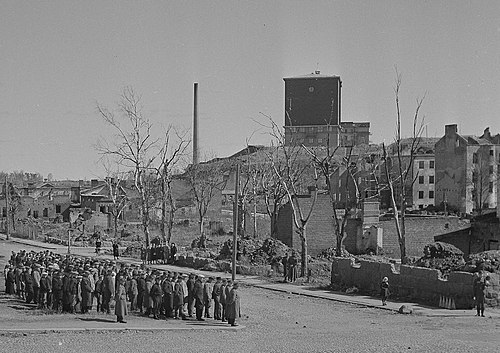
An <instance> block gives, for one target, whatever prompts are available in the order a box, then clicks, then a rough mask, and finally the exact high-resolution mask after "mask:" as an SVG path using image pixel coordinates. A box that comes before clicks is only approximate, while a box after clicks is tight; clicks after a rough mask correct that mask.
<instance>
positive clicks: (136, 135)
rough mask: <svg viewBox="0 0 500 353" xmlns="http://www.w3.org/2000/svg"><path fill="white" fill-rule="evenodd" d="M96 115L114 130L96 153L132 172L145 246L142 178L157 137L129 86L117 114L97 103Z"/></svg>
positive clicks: (146, 220) (145, 198)
mask: <svg viewBox="0 0 500 353" xmlns="http://www.w3.org/2000/svg"><path fill="white" fill-rule="evenodd" d="M97 110H98V113H99V115H100V116H101V117H102V118H103V119H104V121H105V122H106V123H107V124H108V125H110V126H111V127H112V128H113V129H114V131H115V138H114V139H113V141H112V142H111V143H108V142H107V141H106V140H101V141H99V143H98V145H97V150H98V151H99V152H100V153H101V154H102V155H103V156H107V157H109V158H110V159H114V160H116V162H117V163H119V164H120V165H122V166H124V167H125V168H128V169H130V170H132V171H133V175H134V185H135V188H136V189H137V191H138V194H139V198H140V209H141V222H142V228H143V231H144V236H145V239H146V246H147V247H148V246H149V240H150V239H149V236H150V234H149V226H150V214H149V211H150V209H151V205H150V199H149V196H150V191H149V190H147V189H146V188H147V186H148V185H149V184H150V183H149V182H148V181H147V180H146V178H147V177H148V175H147V174H148V173H149V172H150V171H151V169H152V166H153V162H154V160H155V157H156V154H155V153H154V151H155V147H156V144H157V142H158V139H157V138H154V137H153V135H152V124H151V122H150V120H149V119H147V118H146V117H144V116H143V113H142V103H141V96H140V95H138V94H137V93H136V92H135V91H134V90H133V89H132V88H131V87H126V88H125V89H124V90H123V92H122V95H121V101H120V103H119V105H118V112H119V114H118V115H116V114H115V113H114V112H113V111H110V110H108V109H107V108H106V107H104V106H102V105H100V104H97Z"/></svg>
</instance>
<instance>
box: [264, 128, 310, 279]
mask: <svg viewBox="0 0 500 353" xmlns="http://www.w3.org/2000/svg"><path fill="white" fill-rule="evenodd" d="M271 124H272V132H271V134H272V136H273V137H274V138H275V139H276V141H277V144H276V146H277V147H276V153H278V154H279V156H278V157H277V158H282V162H283V163H284V165H283V168H280V165H279V164H277V163H276V161H277V159H276V156H273V155H272V154H271V153H269V154H268V158H269V161H270V163H271V167H272V170H273V171H274V173H275V174H276V176H277V178H278V180H279V182H280V184H281V186H282V187H283V189H284V190H285V193H286V197H287V199H288V202H289V205H290V207H291V209H292V218H293V222H294V225H295V231H296V233H297V235H298V236H299V238H300V242H301V276H302V277H303V276H305V275H306V274H307V273H308V267H309V266H308V253H307V249H308V245H307V223H308V222H309V220H310V218H311V214H312V211H313V209H314V205H315V204H316V199H317V195H318V174H317V171H316V169H315V168H314V166H313V165H312V163H311V161H310V158H308V156H307V155H306V153H305V151H304V149H303V148H302V146H300V145H298V144H294V143H293V141H291V143H289V144H288V145H286V146H285V135H284V133H283V132H281V131H280V130H279V128H278V126H277V125H276V124H275V123H274V122H273V121H272V120H271ZM308 172H309V173H308ZM306 193H308V194H309V195H307V196H308V197H307V198H308V199H309V201H308V202H307V203H306V202H303V200H304V199H303V198H302V197H303V196H304V195H306ZM307 204H308V205H307Z"/></svg>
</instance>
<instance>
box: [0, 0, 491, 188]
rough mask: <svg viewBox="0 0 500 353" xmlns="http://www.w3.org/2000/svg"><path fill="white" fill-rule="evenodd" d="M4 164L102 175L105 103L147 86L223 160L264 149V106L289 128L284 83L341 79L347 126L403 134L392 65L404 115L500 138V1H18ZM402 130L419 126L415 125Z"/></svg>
mask: <svg viewBox="0 0 500 353" xmlns="http://www.w3.org/2000/svg"><path fill="white" fill-rule="evenodd" d="M0 13H1V21H0V170H4V171H12V170H25V171H33V172H40V173H42V175H44V176H47V174H48V173H52V174H53V175H54V177H55V178H56V179H63V178H72V179H83V178H88V179H90V178H93V177H96V176H103V172H102V170H101V168H100V167H99V165H98V164H96V161H97V159H98V155H97V153H96V151H95V149H94V147H93V146H94V145H95V143H96V141H97V139H98V138H99V136H104V137H106V136H110V134H109V133H110V131H109V130H108V129H106V128H105V126H104V123H103V121H102V120H101V119H100V118H99V116H98V115H97V114H96V103H97V102H99V103H101V104H104V105H106V106H108V107H110V108H113V107H115V106H116V103H117V101H118V99H119V95H120V93H121V91H122V90H123V88H124V87H125V86H132V87H133V88H134V89H135V90H136V91H137V92H139V93H140V94H142V97H143V103H144V113H145V115H146V116H148V117H149V118H150V119H151V120H152V122H153V124H154V125H155V126H156V127H157V130H156V131H161V129H163V128H164V127H165V126H167V125H168V124H174V125H176V126H178V127H184V128H186V129H189V128H191V122H192V110H193V107H192V104H193V103H192V101H193V82H199V116H200V148H201V149H202V150H203V151H204V154H205V155H217V156H221V157H222V156H227V155H230V154H232V153H234V152H236V151H238V150H239V149H241V148H244V147H245V145H246V143H247V140H248V139H249V138H250V140H249V142H250V143H251V144H267V143H268V141H269V137H268V134H267V131H265V129H262V128H261V126H260V125H259V123H258V122H261V123H262V122H265V118H264V117H263V115H262V114H261V113H263V114H265V115H268V116H271V117H272V118H273V119H274V120H275V121H276V122H277V123H278V124H279V125H283V122H284V107H283V106H284V104H283V94H284V82H283V77H288V76H298V75H304V74H309V73H311V72H313V71H315V70H321V73H322V74H326V75H338V76H340V77H341V79H342V82H343V89H342V120H343V121H369V122H370V123H371V131H372V136H371V140H372V142H374V143H379V142H382V141H383V140H386V141H391V140H392V139H393V136H394V121H395V105H394V93H393V87H394V79H395V73H394V67H395V66H397V68H398V70H399V71H400V72H401V73H402V75H403V83H402V88H401V90H402V91H401V96H402V97H401V98H402V110H403V114H404V115H403V118H404V119H406V120H405V122H407V125H409V123H410V119H411V116H412V114H413V112H414V108H415V99H416V98H418V97H421V96H423V95H424V94H425V95H426V99H425V102H424V105H423V108H422V112H423V114H425V117H426V122H427V124H428V126H427V135H428V136H442V135H443V133H444V125H445V124H449V123H457V124H458V125H459V131H460V132H461V133H463V134H477V135H480V134H481V133H482V131H483V129H484V128H485V127H487V126H489V127H491V130H492V132H494V133H498V132H500V114H499V112H500V69H499V67H500V1H497V0H493V1H486V0H477V1H460V0H455V1H436V0H432V1H383V0H377V1H371V0H366V1H352V0H349V1H332V0H330V1H305V0H300V1H290V0H285V1H269V0H266V1H213V0H210V1H124V0H120V1H103V0H100V1H70V0H63V1H19V0H14V1H10V0H2V1H1V3H0ZM405 131H406V132H408V131H409V129H406V130H405Z"/></svg>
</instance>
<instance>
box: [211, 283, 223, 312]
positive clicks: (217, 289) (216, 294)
mask: <svg viewBox="0 0 500 353" xmlns="http://www.w3.org/2000/svg"><path fill="white" fill-rule="evenodd" d="M215 281H216V282H215V284H214V287H213V289H212V299H213V300H214V319H215V320H220V319H221V314H222V312H221V311H222V308H221V302H220V296H221V288H222V280H221V278H220V277H217V278H216V279H215Z"/></svg>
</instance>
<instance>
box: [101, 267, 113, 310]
mask: <svg viewBox="0 0 500 353" xmlns="http://www.w3.org/2000/svg"><path fill="white" fill-rule="evenodd" d="M114 296H115V283H114V279H113V276H112V271H111V269H108V270H107V273H106V276H104V279H103V282H102V306H101V308H102V311H106V314H111V308H110V302H111V299H113V297H114Z"/></svg>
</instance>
